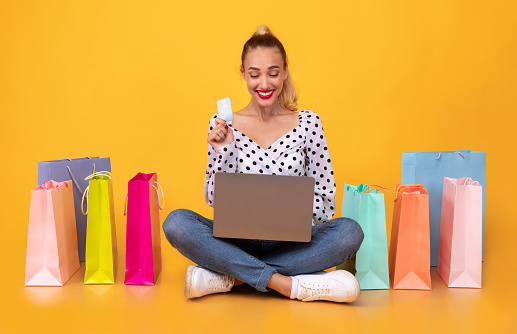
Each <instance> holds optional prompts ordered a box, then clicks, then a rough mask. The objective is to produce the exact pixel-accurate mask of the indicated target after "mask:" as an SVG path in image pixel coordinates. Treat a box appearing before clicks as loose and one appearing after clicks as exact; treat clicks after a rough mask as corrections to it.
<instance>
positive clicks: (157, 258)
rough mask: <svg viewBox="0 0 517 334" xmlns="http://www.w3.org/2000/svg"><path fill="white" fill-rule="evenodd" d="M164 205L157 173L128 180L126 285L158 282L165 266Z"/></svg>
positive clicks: (138, 175)
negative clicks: (161, 228) (161, 235)
mask: <svg viewBox="0 0 517 334" xmlns="http://www.w3.org/2000/svg"><path fill="white" fill-rule="evenodd" d="M158 189H160V192H161V195H162V202H163V204H162V206H160V203H159V193H158ZM164 205H165V200H164V197H163V190H162V188H161V186H160V184H159V183H158V180H157V175H156V173H151V174H144V173H138V174H137V175H136V176H135V177H133V178H132V179H131V180H129V182H128V192H127V212H124V215H127V226H126V274H125V278H124V284H140V285H154V284H155V283H156V280H157V279H158V275H159V274H160V271H161V269H162V255H161V246H160V211H159V210H163V206H164Z"/></svg>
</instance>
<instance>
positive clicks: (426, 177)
mask: <svg viewBox="0 0 517 334" xmlns="http://www.w3.org/2000/svg"><path fill="white" fill-rule="evenodd" d="M485 169H486V153H484V152H471V151H469V150H463V151H444V152H410V153H403V154H402V177H401V181H400V182H401V183H402V184H415V183H417V184H421V185H423V186H424V188H425V189H427V191H428V193H429V224H430V225H429V228H430V235H431V265H432V266H436V263H437V259H438V237H439V234H440V211H441V209H442V187H443V178H444V177H452V178H460V177H470V178H472V179H473V180H477V181H478V182H479V183H480V184H481V185H482V188H483V206H482V209H483V217H484V216H485ZM483 220H484V218H483ZM483 226H484V223H483Z"/></svg>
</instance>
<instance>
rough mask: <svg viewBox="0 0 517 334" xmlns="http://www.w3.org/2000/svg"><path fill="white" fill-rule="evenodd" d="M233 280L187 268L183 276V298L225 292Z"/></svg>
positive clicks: (192, 267)
mask: <svg viewBox="0 0 517 334" xmlns="http://www.w3.org/2000/svg"><path fill="white" fill-rule="evenodd" d="M233 283H234V278H233V277H230V276H228V275H223V274H219V273H216V272H213V271H211V270H208V269H205V268H201V267H195V266H188V268H187V274H186V275H185V296H186V297H187V298H197V297H202V296H206V295H209V294H212V293H218V292H227V291H230V290H231V289H232V287H233Z"/></svg>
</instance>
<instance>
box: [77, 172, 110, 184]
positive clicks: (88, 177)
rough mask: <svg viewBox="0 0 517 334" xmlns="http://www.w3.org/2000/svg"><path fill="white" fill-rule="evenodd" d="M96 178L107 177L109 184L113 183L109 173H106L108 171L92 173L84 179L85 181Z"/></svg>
mask: <svg viewBox="0 0 517 334" xmlns="http://www.w3.org/2000/svg"><path fill="white" fill-rule="evenodd" d="M97 176H107V177H108V178H109V180H110V182H112V181H113V178H112V176H111V172H108V171H101V172H94V173H93V174H90V175H88V176H87V177H85V178H84V179H85V180H90V179H93V178H94V177H97Z"/></svg>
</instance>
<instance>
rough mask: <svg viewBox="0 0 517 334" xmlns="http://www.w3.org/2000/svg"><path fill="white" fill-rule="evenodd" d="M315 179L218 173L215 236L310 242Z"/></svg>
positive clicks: (215, 191)
mask: <svg viewBox="0 0 517 334" xmlns="http://www.w3.org/2000/svg"><path fill="white" fill-rule="evenodd" d="M314 183H315V180H314V178H312V177H305V176H287V175H263V174H244V173H216V174H215V184H214V186H215V190H214V237H220V238H242V239H261V240H281V241H299V242H309V241H310V240H311V232H312V207H313V201H314Z"/></svg>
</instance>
